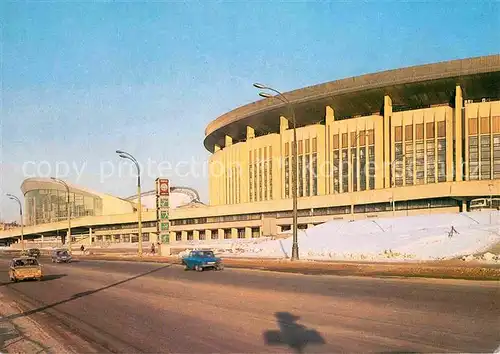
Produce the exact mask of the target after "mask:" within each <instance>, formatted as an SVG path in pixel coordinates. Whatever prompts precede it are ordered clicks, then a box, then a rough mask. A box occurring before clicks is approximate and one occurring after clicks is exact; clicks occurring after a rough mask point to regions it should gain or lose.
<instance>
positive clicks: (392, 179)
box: [390, 155, 405, 216]
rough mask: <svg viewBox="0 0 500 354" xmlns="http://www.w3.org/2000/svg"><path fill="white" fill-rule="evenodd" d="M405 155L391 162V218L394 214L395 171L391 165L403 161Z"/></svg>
mask: <svg viewBox="0 0 500 354" xmlns="http://www.w3.org/2000/svg"><path fill="white" fill-rule="evenodd" d="M404 158H405V155H401V156H399V157H396V158H395V159H394V160H393V161H392V162H391V166H390V167H391V173H392V178H391V191H392V198H391V199H392V216H395V214H396V201H395V200H394V190H393V188H394V186H395V184H396V169H395V168H393V165H394V163H395V162H397V161H399V160H401V159H404Z"/></svg>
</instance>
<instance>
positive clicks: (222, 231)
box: [217, 229, 224, 240]
mask: <svg viewBox="0 0 500 354" xmlns="http://www.w3.org/2000/svg"><path fill="white" fill-rule="evenodd" d="M217 233H218V234H219V235H218V239H219V240H223V239H224V229H217Z"/></svg>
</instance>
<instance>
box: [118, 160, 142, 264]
mask: <svg viewBox="0 0 500 354" xmlns="http://www.w3.org/2000/svg"><path fill="white" fill-rule="evenodd" d="M116 153H117V154H118V156H120V157H121V158H122V159H126V160H130V161H132V162H133V163H134V164H135V167H136V168H137V198H138V203H139V205H138V207H137V226H138V233H139V240H138V241H139V249H138V253H139V257H142V204H141V167H140V166H139V162H137V160H136V159H135V157H133V156H132V155H131V154H129V153H128V152H125V151H122V150H116Z"/></svg>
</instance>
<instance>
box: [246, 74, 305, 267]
mask: <svg viewBox="0 0 500 354" xmlns="http://www.w3.org/2000/svg"><path fill="white" fill-rule="evenodd" d="M253 86H254V87H255V88H258V89H260V90H267V91H272V92H274V93H275V94H276V96H273V95H271V94H269V93H267V92H260V93H259V96H261V97H264V98H273V97H274V98H278V99H279V100H280V101H281V102H283V103H284V104H285V105H286V106H287V109H288V112H289V114H290V116H291V118H292V123H293V143H292V200H293V227H292V228H293V237H292V240H293V241H292V257H291V260H292V261H294V260H298V259H299V244H298V237H297V122H296V119H295V109H294V108H293V105H292V103H291V102H290V101H289V100H288V99H287V98H286V97H285V96H284V95H283V94H282V93H281V92H280V91H278V90H276V89H274V88H272V87H269V86H266V85H263V84H258V83H255V84H253Z"/></svg>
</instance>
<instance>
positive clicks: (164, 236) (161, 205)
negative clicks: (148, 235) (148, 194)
mask: <svg viewBox="0 0 500 354" xmlns="http://www.w3.org/2000/svg"><path fill="white" fill-rule="evenodd" d="M169 215H170V181H169V180H168V179H165V178H157V179H156V225H157V227H156V228H157V232H158V235H159V240H160V241H161V243H169V242H170V220H169Z"/></svg>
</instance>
